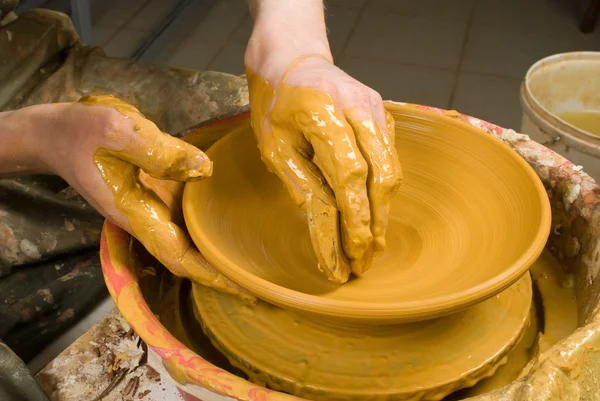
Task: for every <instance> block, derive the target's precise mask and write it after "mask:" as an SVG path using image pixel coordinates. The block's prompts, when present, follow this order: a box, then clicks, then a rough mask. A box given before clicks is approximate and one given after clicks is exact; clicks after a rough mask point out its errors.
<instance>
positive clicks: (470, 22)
mask: <svg viewBox="0 0 600 401" xmlns="http://www.w3.org/2000/svg"><path fill="white" fill-rule="evenodd" d="M477 1H478V0H475V1H473V5H472V6H471V10H470V12H469V18H468V20H467V32H465V37H464V38H463V43H462V47H461V49H460V58H459V59H458V65H457V66H456V73H455V75H454V82H453V83H452V90H451V91H450V97H449V98H448V107H447V109H451V108H452V105H453V104H454V98H455V97H456V90H457V88H458V79H459V76H460V72H461V69H462V65H463V62H464V58H465V53H466V52H467V44H468V43H469V37H470V36H471V28H472V27H473V21H474V19H475V10H476V9H477Z"/></svg>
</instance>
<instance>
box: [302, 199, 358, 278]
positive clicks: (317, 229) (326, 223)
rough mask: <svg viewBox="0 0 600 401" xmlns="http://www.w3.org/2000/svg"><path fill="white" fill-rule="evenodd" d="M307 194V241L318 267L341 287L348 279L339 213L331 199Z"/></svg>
mask: <svg viewBox="0 0 600 401" xmlns="http://www.w3.org/2000/svg"><path fill="white" fill-rule="evenodd" d="M323 199H324V197H323V196H316V195H314V194H313V193H310V192H309V193H308V194H306V214H307V217H308V228H309V232H310V239H311V242H312V245H313V249H314V250H315V254H316V255H317V262H318V265H317V266H318V268H319V270H320V271H322V272H323V273H325V274H326V275H327V278H328V279H329V280H330V281H332V282H334V283H339V284H343V283H345V282H346V281H348V279H349V278H350V265H349V261H348V259H347V258H346V255H345V254H344V251H343V250H342V244H341V241H340V238H341V237H340V222H339V212H338V210H337V207H336V205H335V201H334V200H333V198H332V199H331V202H325V201H323Z"/></svg>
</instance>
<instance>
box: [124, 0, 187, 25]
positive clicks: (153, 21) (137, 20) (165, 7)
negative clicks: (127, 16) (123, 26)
mask: <svg viewBox="0 0 600 401" xmlns="http://www.w3.org/2000/svg"><path fill="white" fill-rule="evenodd" d="M176 5H177V1H165V0H150V1H149V2H148V3H146V5H145V6H144V8H142V9H141V10H140V11H139V12H138V13H136V14H135V15H134V17H133V18H132V19H131V21H130V22H128V23H127V28H128V29H140V30H153V29H154V28H155V27H156V26H157V25H158V24H159V23H161V22H162V21H163V20H164V19H165V18H166V17H167V16H168V15H169V13H170V12H171V11H172V10H173V9H174V8H175V6H176Z"/></svg>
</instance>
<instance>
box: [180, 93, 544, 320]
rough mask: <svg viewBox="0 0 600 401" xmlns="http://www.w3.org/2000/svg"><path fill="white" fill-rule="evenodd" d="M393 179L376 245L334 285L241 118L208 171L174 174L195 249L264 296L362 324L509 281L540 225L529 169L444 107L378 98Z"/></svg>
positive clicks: (418, 311)
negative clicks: (365, 261)
mask: <svg viewBox="0 0 600 401" xmlns="http://www.w3.org/2000/svg"><path fill="white" fill-rule="evenodd" d="M386 107H388V111H390V113H391V114H392V115H393V117H394V119H395V124H396V127H395V132H396V141H395V146H396V149H397V152H398V155H399V157H400V159H401V160H402V165H403V170H404V176H405V179H404V183H403V185H402V187H401V188H400V191H399V193H398V194H397V195H396V196H395V197H393V198H392V205H391V209H390V219H389V226H388V230H387V244H388V247H387V248H386V251H384V252H382V253H381V254H379V255H377V256H376V257H375V259H374V263H373V267H372V268H371V269H370V270H369V271H367V272H365V273H364V274H362V275H360V276H359V277H355V278H353V279H352V280H350V281H348V282H347V283H345V284H344V285H341V286H339V285H335V284H334V283H331V282H330V281H327V280H325V279H324V278H323V277H322V275H321V274H319V273H318V272H317V271H316V269H314V268H313V266H314V265H316V264H317V258H316V256H315V254H314V250H313V246H312V242H311V236H310V234H309V232H308V229H307V227H306V226H307V225H306V215H305V213H304V212H303V211H301V210H300V209H299V208H297V207H296V205H295V204H294V202H293V201H292V200H291V199H290V197H289V195H288V193H287V192H286V191H285V190H284V189H283V188H282V187H281V185H280V183H279V180H278V178H277V177H276V176H275V175H274V174H271V173H269V172H268V170H267V169H266V168H265V166H264V163H262V161H261V160H260V154H259V152H258V150H257V149H256V140H255V138H254V136H253V134H252V132H250V131H249V130H248V129H243V128H240V129H238V130H236V131H234V132H232V133H231V134H229V135H227V136H226V137H224V138H223V139H221V140H220V141H219V142H217V143H216V144H215V145H214V146H213V147H211V148H210V149H209V150H208V152H207V154H208V155H209V157H210V158H211V159H212V160H213V162H214V163H215V167H214V172H213V177H212V178H211V179H210V180H204V181H202V182H194V183H189V184H187V185H186V189H185V193H184V215H185V220H186V225H187V227H188V229H189V231H190V234H191V235H192V238H193V239H194V242H195V243H196V245H197V246H198V248H199V249H200V250H201V252H202V253H203V255H204V256H205V257H206V258H207V259H208V260H209V261H210V262H211V263H212V264H213V265H214V266H215V267H216V268H218V269H219V270H220V271H221V272H223V273H224V274H225V275H226V276H228V277H229V278H230V279H231V280H232V281H233V282H235V283H237V284H239V285H240V286H242V287H244V288H246V289H247V290H249V291H250V292H251V293H254V294H256V295H257V296H258V297H259V298H262V299H264V300H266V301H268V302H270V303H273V304H276V305H278V306H282V307H288V308H293V309H296V310H301V311H305V312H311V313H316V314H319V315H321V316H327V317H328V318H332V319H341V320H348V321H355V322H356V321H360V322H362V323H374V324H381V323H398V322H407V321H418V320H422V319H425V318H433V317H437V316H442V315H444V314H448V313H451V312H453V311H456V310H459V309H461V308H464V307H467V306H469V305H472V304H474V303H477V302H479V301H481V300H483V299H485V298H486V297H489V296H492V295H494V294H496V293H498V292H500V291H502V290H503V289H505V288H506V287H507V286H509V285H511V284H512V283H514V282H515V281H516V280H517V279H518V278H519V277H521V275H522V274H523V273H524V272H525V271H526V270H527V268H528V267H529V266H530V265H531V263H533V262H534V261H535V260H536V258H537V257H538V256H539V254H540V252H541V251H542V248H543V246H544V243H545V241H546V238H547V235H548V233H549V230H550V207H549V203H548V199H547V195H546V192H545V190H544V188H543V186H542V184H541V182H540V180H539V178H538V177H537V176H536V175H535V173H534V172H533V170H531V168H530V167H529V166H528V165H527V163H526V162H525V161H524V160H523V159H521V158H520V157H519V156H518V155H517V154H516V153H514V152H513V151H512V150H510V149H509V148H508V147H506V146H505V145H504V144H502V143H501V142H500V141H498V140H497V139H495V138H492V137H490V136H489V135H487V134H485V133H483V132H481V131H480V130H478V129H476V128H473V127H471V126H469V125H468V124H466V123H464V122H461V121H458V120H456V119H453V118H451V117H448V116H444V115H440V114H434V113H431V112H426V111H422V110H414V109H411V108H408V107H404V106H400V105H395V104H387V106H386Z"/></svg>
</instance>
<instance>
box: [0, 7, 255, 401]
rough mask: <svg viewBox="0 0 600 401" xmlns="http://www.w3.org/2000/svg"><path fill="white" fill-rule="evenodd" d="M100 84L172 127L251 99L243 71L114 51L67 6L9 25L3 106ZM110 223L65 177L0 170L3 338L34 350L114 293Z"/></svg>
mask: <svg viewBox="0 0 600 401" xmlns="http://www.w3.org/2000/svg"><path fill="white" fill-rule="evenodd" d="M0 4H2V3H1V0H0ZM4 11H5V10H4ZM95 94H112V95H114V96H116V97H119V98H121V99H123V100H125V101H127V102H129V103H131V104H133V105H135V106H136V107H137V108H138V109H139V110H140V111H141V112H142V113H144V115H145V116H146V117H147V118H149V119H150V120H152V121H154V122H155V123H156V124H157V126H158V127H159V128H160V129H161V130H162V131H164V132H169V133H176V132H179V131H181V130H184V129H186V128H188V127H191V126H194V125H197V124H199V123H201V122H203V121H206V120H210V119H214V118H218V117H219V116H222V115H230V114H234V113H238V112H241V111H244V110H246V109H247V107H248V106H247V105H248V92H247V86H246V80H245V79H244V78H243V77H236V76H232V75H229V74H223V73H217V72H206V71H192V70H186V69H177V68H163V67H156V66H152V65H147V64H141V63H137V62H134V61H131V60H123V59H116V58H110V57H107V56H106V55H105V54H104V52H103V51H102V49H100V48H97V47H91V46H85V45H82V44H81V43H80V42H79V39H78V37H77V34H76V33H75V30H74V29H73V26H72V24H71V21H70V20H69V18H68V17H66V16H65V15H63V14H60V13H56V12H51V11H47V10H33V11H29V12H26V13H23V14H22V15H20V16H18V18H17V19H16V20H13V21H11V22H9V23H7V24H5V25H4V26H2V27H0V111H6V110H14V109H18V108H22V107H25V106H30V105H35V104H41V103H51V102H72V101H77V100H79V99H80V98H81V97H82V96H86V95H95ZM102 223H103V218H102V216H100V215H99V214H98V213H97V212H96V211H95V210H94V209H93V208H91V207H90V206H89V205H88V204H87V202H85V200H83V199H82V198H81V197H80V196H79V195H78V194H77V193H76V192H75V191H74V190H73V189H72V188H70V187H69V186H68V185H67V184H66V183H65V182H64V181H63V180H61V179H60V178H58V177H54V176H29V177H20V178H18V179H6V180H0V339H1V340H3V341H4V342H5V343H6V344H8V345H9V346H10V347H11V348H13V350H14V351H15V352H16V353H17V355H19V356H20V357H21V358H23V359H24V360H26V361H27V360H29V359H30V358H32V357H33V356H35V354H36V353H38V352H39V351H40V350H41V349H42V348H43V347H45V346H46V345H47V344H48V343H49V342H50V341H52V340H53V339H54V338H56V337H57V336H59V335H60V334H61V333H62V332H64V331H65V330H66V329H67V328H68V327H69V326H71V325H72V324H73V323H75V322H76V321H77V320H78V319H79V318H80V317H82V316H83V315H85V313H86V312H88V311H89V310H90V308H91V307H92V306H93V305H94V304H95V303H97V302H98V300H100V299H101V298H102V297H103V296H105V295H106V293H107V291H106V288H105V286H104V281H103V278H102V273H101V267H100V263H99V258H98V244H99V238H100V231H101V227H102ZM0 399H3V398H1V397H0Z"/></svg>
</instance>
